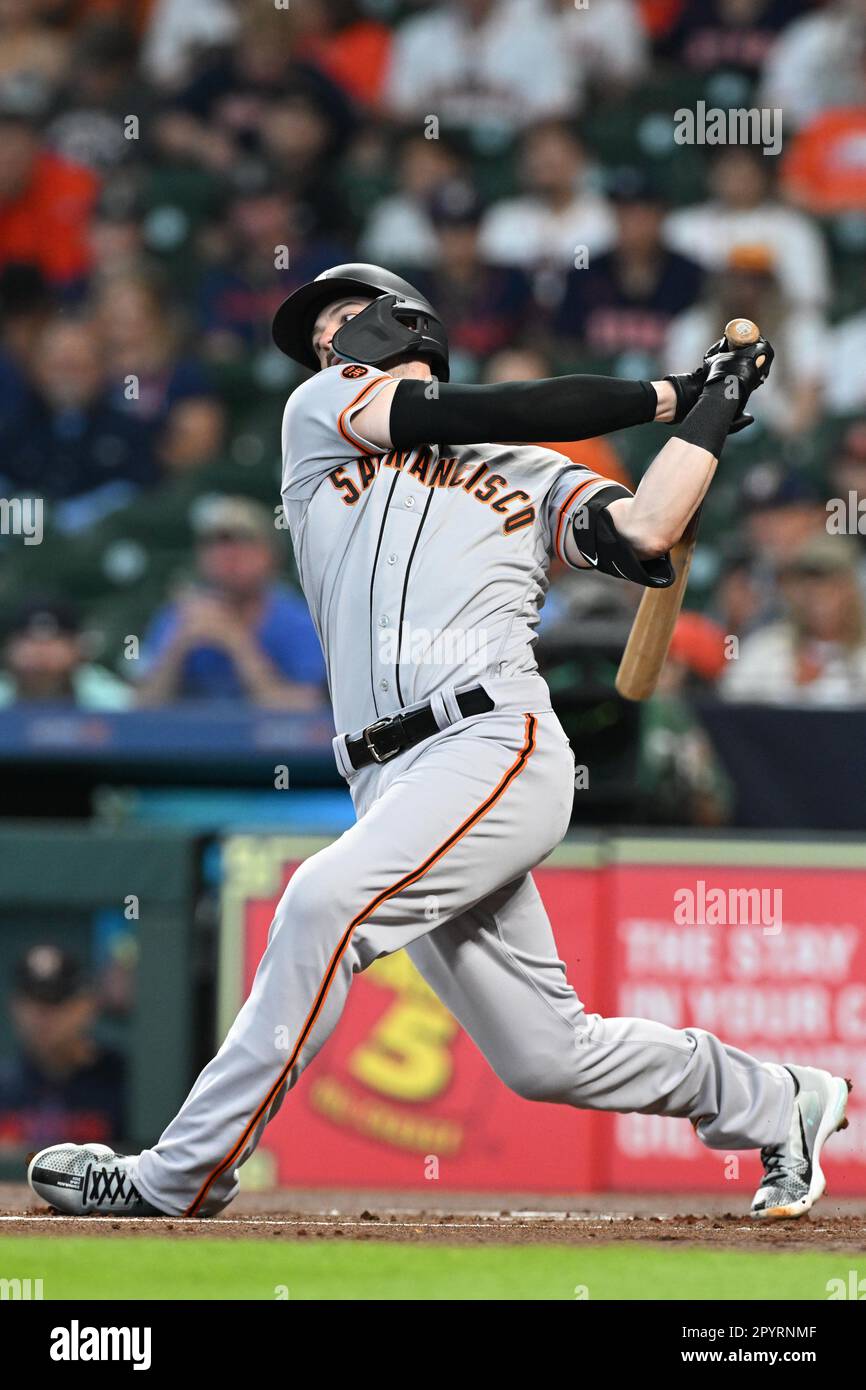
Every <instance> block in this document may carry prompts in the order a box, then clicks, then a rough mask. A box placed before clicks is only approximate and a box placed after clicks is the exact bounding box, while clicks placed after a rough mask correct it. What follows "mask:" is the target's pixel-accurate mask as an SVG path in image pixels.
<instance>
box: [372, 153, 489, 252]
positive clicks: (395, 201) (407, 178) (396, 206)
mask: <svg viewBox="0 0 866 1390" xmlns="http://www.w3.org/2000/svg"><path fill="white" fill-rule="evenodd" d="M396 167H397V187H396V189H395V190H394V192H393V193H391V194H389V195H387V196H386V197H384V198H381V199H380V200H379V201H378V202H377V203H376V204H375V205H374V207H373V209H372V211H371V213H370V216H369V218H368V220H367V223H366V225H365V227H364V229H363V231H362V232H361V236H360V241H359V246H360V254H361V256H362V257H363V259H364V260H368V261H372V262H373V264H374V265H398V266H405V267H406V268H407V269H408V268H409V267H413V268H414V267H419V268H420V267H426V266H430V265H432V264H433V263H434V262H435V260H436V257H437V254H438V249H439V248H438V242H437V237H436V229H435V227H434V226H433V223H432V221H431V218H430V201H431V199H432V198H433V197H435V195H436V193H437V192H438V191H439V189H440V188H443V187H445V186H446V185H448V184H450V183H452V182H453V181H454V180H455V179H457V177H458V176H460V177H464V178H465V177H466V169H465V161H464V160H463V159H462V158H461V156H460V154H459V152H458V150H457V147H456V145H455V144H454V143H453V142H452V141H450V140H448V139H447V138H446V137H442V138H441V139H438V140H427V139H426V138H425V137H424V135H422V134H419V133H418V132H417V131H415V130H410V131H408V132H406V133H404V135H403V136H402V138H401V140H400V142H399V145H398V149H397V156H396Z"/></svg>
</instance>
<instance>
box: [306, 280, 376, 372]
mask: <svg viewBox="0 0 866 1390" xmlns="http://www.w3.org/2000/svg"><path fill="white" fill-rule="evenodd" d="M372 303H373V297H372V295H370V296H369V298H367V299H337V300H335V301H334V303H333V304H329V305H328V307H327V308H326V309H323V310H322V312H321V313H320V314H319V317H318V318H317V319H316V322H315V324H314V326H313V352H314V353H315V354H316V356H317V357H318V359H319V366H320V367H322V368H323V369H324V368H325V367H332V366H333V365H334V363H335V362H336V361H337V360H338V359H337V357H336V354H335V353H333V352H332V351H331V343H332V341H333V338H334V334H335V333H336V332H337V330H338V329H340V328H342V327H343V324H344V323H348V322H349V319H353V318H354V317H355V315H356V314H360V312H361V310H362V309H366V307H367V305H368V304H372Z"/></svg>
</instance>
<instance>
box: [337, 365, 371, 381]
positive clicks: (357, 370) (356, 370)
mask: <svg viewBox="0 0 866 1390" xmlns="http://www.w3.org/2000/svg"><path fill="white" fill-rule="evenodd" d="M368 371H369V368H368V367H361V366H359V365H358V364H357V363H356V362H353V363H352V365H351V366H349V367H344V368H343V370H342V371H341V373H340V376H348V377H356V376H366V375H367V372H368Z"/></svg>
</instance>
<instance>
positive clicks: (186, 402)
mask: <svg viewBox="0 0 866 1390" xmlns="http://www.w3.org/2000/svg"><path fill="white" fill-rule="evenodd" d="M225 425H226V418H225V408H224V407H223V404H222V402H221V401H220V400H219V398H218V397H216V396H196V395H192V396H180V397H179V398H178V399H177V400H176V401H175V402H174V404H173V405H172V406H171V408H170V409H169V412H168V415H167V416H166V419H165V423H164V425H163V427H162V429H161V431H160V433H159V435H158V436H157V440H156V458H157V462H158V464H159V467H160V470H161V472H162V476H163V478H165V479H169V478H178V477H181V476H185V475H188V474H190V473H195V472H196V471H197V470H198V469H200V468H206V467H207V466H208V465H209V464H211V463H215V462H217V461H218V460H219V458H220V456H221V454H222V450H223V446H224V444H225Z"/></svg>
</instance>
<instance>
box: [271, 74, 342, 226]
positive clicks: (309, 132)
mask: <svg viewBox="0 0 866 1390" xmlns="http://www.w3.org/2000/svg"><path fill="white" fill-rule="evenodd" d="M258 143H259V145H260V148H261V152H262V155H263V158H264V160H265V162H266V164H267V165H268V167H269V169H270V170H271V171H272V174H273V178H274V180H275V181H276V183H277V184H278V185H279V187H280V188H281V189H284V190H285V191H286V192H287V193H290V194H291V195H292V197H293V198H294V199H295V201H296V203H297V205H298V208H299V210H300V212H301V215H302V216H303V219H304V223H305V226H306V228H307V230H308V233H309V234H310V235H312V236H324V235H329V236H337V235H341V236H342V235H345V232H346V230H347V227H350V226H351V221H350V218H349V214H348V211H347V209H346V206H345V204H344V201H343V197H342V194H341V192H340V188H339V185H338V183H337V181H336V179H335V178H334V170H335V167H336V164H337V161H338V159H339V156H340V153H341V150H342V146H343V143H344V141H343V132H342V130H341V129H340V128H339V126H338V125H336V124H335V123H334V121H333V120H331V119H330V112H329V108H328V106H327V105H326V103H325V102H324V101H323V99H322V97H321V96H319V97H318V98H317V97H314V96H313V94H312V92H311V91H309V90H308V89H307V88H306V87H305V86H304V85H303V84H300V83H295V84H293V85H292V86H290V87H288V88H287V90H285V91H284V92H282V93H281V94H280V95H279V96H278V97H274V98H273V99H272V100H270V101H268V102H267V103H266V104H265V106H264V108H263V110H262V113H261V120H260V122H259V142H258Z"/></svg>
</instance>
